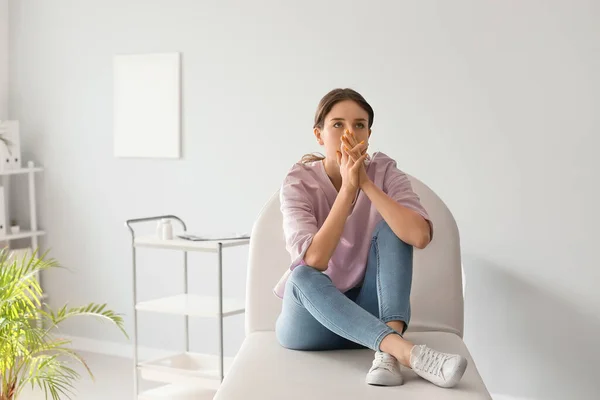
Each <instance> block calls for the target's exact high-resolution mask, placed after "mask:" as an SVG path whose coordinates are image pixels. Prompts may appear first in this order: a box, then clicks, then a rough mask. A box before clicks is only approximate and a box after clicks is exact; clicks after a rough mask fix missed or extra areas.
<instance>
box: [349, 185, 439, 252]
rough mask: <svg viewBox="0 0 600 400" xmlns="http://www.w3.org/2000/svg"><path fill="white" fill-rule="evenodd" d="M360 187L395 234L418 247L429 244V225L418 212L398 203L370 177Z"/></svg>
mask: <svg viewBox="0 0 600 400" xmlns="http://www.w3.org/2000/svg"><path fill="white" fill-rule="evenodd" d="M361 189H362V191H363V192H364V193H365V194H366V195H367V196H368V197H369V199H370V200H371V203H373V205H374V206H375V208H376V209H377V211H379V214H381V216H382V217H383V219H384V220H385V222H387V224H388V225H389V226H390V228H391V229H392V231H393V232H394V233H395V234H396V236H398V237H399V238H400V239H402V240H403V241H404V242H405V243H408V244H410V245H412V246H414V247H416V248H418V249H424V248H425V247H426V246H427V245H428V244H429V242H430V241H431V227H430V225H429V223H428V222H427V221H426V220H425V218H423V217H422V216H421V215H420V214H419V213H417V212H415V211H413V210H411V209H409V208H406V207H403V206H402V205H400V204H398V203H397V202H396V201H395V200H394V199H392V198H391V197H390V196H388V195H387V194H386V193H385V192H384V191H383V190H381V189H380V188H378V187H377V186H376V185H375V184H374V183H373V182H372V181H371V180H370V179H367V180H366V181H364V182H363V184H362V187H361Z"/></svg>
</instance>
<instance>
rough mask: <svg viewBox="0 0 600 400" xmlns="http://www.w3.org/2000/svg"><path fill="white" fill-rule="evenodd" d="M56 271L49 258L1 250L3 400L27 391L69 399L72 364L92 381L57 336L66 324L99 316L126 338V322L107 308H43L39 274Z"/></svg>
mask: <svg viewBox="0 0 600 400" xmlns="http://www.w3.org/2000/svg"><path fill="white" fill-rule="evenodd" d="M58 266H59V265H58V263H57V262H56V261H55V260H53V259H49V258H47V257H46V254H44V255H42V256H41V257H39V258H38V257H37V256H36V253H35V252H34V253H33V254H27V255H26V256H24V257H22V258H21V259H18V258H16V257H13V258H11V257H9V250H7V249H4V250H1V251H0V400H17V399H18V398H19V395H20V394H21V392H22V390H23V389H24V388H25V387H27V386H30V387H31V388H32V389H33V390H41V391H44V393H45V397H46V399H50V398H51V399H53V400H57V399H61V398H63V399H64V398H71V397H70V395H71V394H72V393H73V388H74V386H73V385H74V384H75V382H76V381H77V380H78V379H79V378H80V375H79V374H78V373H77V372H76V371H75V370H74V369H73V368H72V366H73V365H72V364H73V362H75V363H80V364H81V365H83V367H84V368H85V370H86V371H87V373H89V375H90V377H92V378H93V375H92V372H91V371H90V369H89V368H88V366H87V365H86V363H85V361H84V360H83V359H82V358H81V357H80V356H79V355H78V354H77V353H76V352H75V351H74V350H73V349H72V348H71V346H70V344H71V342H70V340H68V339H64V338H60V335H59V334H58V333H59V332H58V329H57V327H59V326H60V324H61V323H63V322H64V321H65V320H67V319H70V318H72V317H75V316H91V317H96V318H99V319H102V320H106V321H108V322H110V323H112V324H114V325H115V326H116V327H117V328H118V329H120V330H121V331H122V332H123V334H124V335H125V336H127V333H126V332H125V329H124V323H123V318H122V317H121V316H120V315H118V314H116V313H115V312H114V311H112V310H109V309H107V307H106V304H94V303H90V304H87V305H85V306H82V307H72V308H71V307H67V306H66V305H65V306H63V307H61V308H59V309H57V310H52V309H50V308H49V307H48V306H47V305H46V304H44V303H42V301H41V299H42V289H41V287H40V285H39V283H38V280H37V276H38V273H39V272H40V271H44V270H48V269H51V268H56V267H58Z"/></svg>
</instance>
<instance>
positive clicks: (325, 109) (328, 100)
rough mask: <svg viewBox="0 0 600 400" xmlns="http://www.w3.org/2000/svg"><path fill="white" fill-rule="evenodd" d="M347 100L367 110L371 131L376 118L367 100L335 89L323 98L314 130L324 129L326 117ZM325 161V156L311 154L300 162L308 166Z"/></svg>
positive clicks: (350, 92)
mask: <svg viewBox="0 0 600 400" xmlns="http://www.w3.org/2000/svg"><path fill="white" fill-rule="evenodd" d="M345 100H352V101H354V102H355V103H356V104H358V105H359V106H360V107H361V108H362V109H363V110H365V111H366V112H367V114H369V129H371V126H373V118H374V117H375V113H374V111H373V107H371V105H370V104H369V103H367V100H365V98H364V97H363V96H362V95H361V94H360V93H358V92H357V91H355V90H352V89H349V88H346V89H333V90H332V91H331V92H329V93H327V94H326V95H325V96H323V98H322V99H321V101H320V102H319V106H318V107H317V112H316V113H315V124H314V125H313V129H314V128H319V129H323V127H324V126H325V117H326V116H327V114H329V112H330V111H331V109H332V108H333V106H335V105H336V104H337V103H340V102H342V101H345ZM324 159H325V156H324V155H322V154H320V153H311V154H305V155H304V156H303V157H302V159H301V160H300V162H301V163H303V164H306V163H309V162H313V161H321V160H324Z"/></svg>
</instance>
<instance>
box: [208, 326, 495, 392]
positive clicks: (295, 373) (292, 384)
mask: <svg viewBox="0 0 600 400" xmlns="http://www.w3.org/2000/svg"><path fill="white" fill-rule="evenodd" d="M406 336H407V339H408V340H411V341H413V342H414V343H417V344H427V345H429V346H431V347H433V348H435V349H437V350H440V351H444V352H448V353H458V354H461V355H463V356H465V357H467V359H468V360H469V366H468V367H467V370H466V372H465V375H464V376H463V379H462V380H461V382H460V383H459V384H458V385H457V386H456V387H454V388H452V389H442V388H438V387H437V386H434V385H433V384H431V383H429V382H427V381H425V380H423V379H421V378H420V377H418V376H417V375H415V374H414V373H413V372H412V370H410V369H406V368H402V372H403V374H404V378H405V383H404V385H402V386H397V387H376V386H370V385H367V384H366V383H365V375H366V373H367V371H368V370H369V368H370V366H371V363H372V361H373V354H374V353H373V351H372V350H368V349H365V350H336V351H294V350H288V349H285V348H283V347H281V346H280V345H279V343H278V342H277V338H276V337H275V332H273V331H262V332H253V333H251V334H250V335H248V336H247V337H246V339H245V341H244V343H243V344H242V348H241V349H240V351H239V352H238V354H237V356H236V358H235V360H234V361H233V364H232V366H231V368H230V370H229V371H228V373H227V376H226V377H225V380H224V381H223V383H222V385H221V387H220V388H219V391H218V392H217V394H216V396H215V400H238V399H251V400H255V399H256V400H269V399H286V400H307V399H311V400H319V399H324V400H325V399H326V400H331V399H344V400H348V399H378V400H385V399H390V400H391V399H394V400H398V399H402V400H416V399H419V400H446V399H448V400H451V399H457V400H458V399H460V400H475V399H477V400H483V399H485V400H490V399H491V396H490V395H489V393H488V391H487V389H486V387H485V385H484V383H483V381H482V380H481V376H480V375H479V373H478V372H477V369H476V368H475V364H474V363H473V360H472V359H471V355H470V354H469V351H468V350H467V348H466V346H465V344H464V343H463V341H462V340H461V339H460V337H459V336H458V335H456V334H454V333H446V332H411V333H408V334H407V335H406Z"/></svg>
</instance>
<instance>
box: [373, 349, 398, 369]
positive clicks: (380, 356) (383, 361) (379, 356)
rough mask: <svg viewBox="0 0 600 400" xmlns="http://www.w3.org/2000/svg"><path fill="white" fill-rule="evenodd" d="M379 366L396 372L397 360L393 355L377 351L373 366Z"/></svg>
mask: <svg viewBox="0 0 600 400" xmlns="http://www.w3.org/2000/svg"><path fill="white" fill-rule="evenodd" d="M375 366H377V367H379V368H384V369H387V370H388V371H390V372H394V367H395V366H396V361H395V358H393V356H391V355H389V354H385V353H381V352H379V353H375V361H374V362H373V367H375Z"/></svg>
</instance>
